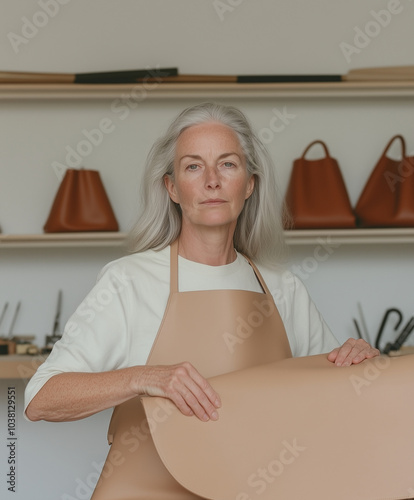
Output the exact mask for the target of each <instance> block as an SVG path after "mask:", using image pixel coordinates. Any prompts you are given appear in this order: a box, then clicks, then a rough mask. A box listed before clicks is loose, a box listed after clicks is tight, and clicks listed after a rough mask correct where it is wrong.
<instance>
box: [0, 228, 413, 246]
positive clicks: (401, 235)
mask: <svg viewBox="0 0 414 500" xmlns="http://www.w3.org/2000/svg"><path fill="white" fill-rule="evenodd" d="M285 237H286V242H287V244H288V245H292V246H293V245H317V244H320V243H321V242H324V243H325V242H326V240H329V242H332V243H338V244H347V245H366V244H384V243H386V244H401V243H414V228H387V229H309V230H304V229H300V230H298V229H296V230H291V231H285ZM126 241H127V234H126V233H101V232H99V233H53V234H51V233H48V234H0V250H1V249H7V248H14V249H17V248H56V247H57V248H69V247H78V248H82V247H119V248H122V247H126Z"/></svg>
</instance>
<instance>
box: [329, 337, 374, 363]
mask: <svg viewBox="0 0 414 500" xmlns="http://www.w3.org/2000/svg"><path fill="white" fill-rule="evenodd" d="M378 355H379V351H378V349H375V348H373V347H371V345H370V344H368V342H366V341H365V340H362V339H358V340H356V339H353V338H351V339H348V340H347V341H346V342H345V343H344V344H343V345H342V346H341V347H340V348H339V351H338V353H337V356H336V359H335V364H336V365H337V366H350V365H352V364H358V363H361V361H363V360H364V359H368V358H373V357H375V356H378Z"/></svg>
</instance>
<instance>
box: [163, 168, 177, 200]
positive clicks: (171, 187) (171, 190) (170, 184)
mask: <svg viewBox="0 0 414 500" xmlns="http://www.w3.org/2000/svg"><path fill="white" fill-rule="evenodd" d="M164 185H165V188H166V189H167V191H168V194H169V195H170V198H171V200H172V201H173V202H174V203H179V201H178V196H177V191H176V189H175V184H174V181H173V180H172V178H171V176H170V175H168V174H165V175H164Z"/></svg>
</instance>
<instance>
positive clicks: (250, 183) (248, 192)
mask: <svg viewBox="0 0 414 500" xmlns="http://www.w3.org/2000/svg"><path fill="white" fill-rule="evenodd" d="M255 182H256V176H255V175H254V174H253V175H251V176H250V179H249V180H248V181H247V189H246V198H245V200H247V198H250V195H251V194H252V193H253V190H254V186H255Z"/></svg>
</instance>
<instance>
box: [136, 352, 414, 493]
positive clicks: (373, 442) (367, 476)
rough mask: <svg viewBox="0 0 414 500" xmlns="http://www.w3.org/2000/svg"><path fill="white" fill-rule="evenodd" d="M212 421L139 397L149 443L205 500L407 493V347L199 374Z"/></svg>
mask: <svg viewBox="0 0 414 500" xmlns="http://www.w3.org/2000/svg"><path fill="white" fill-rule="evenodd" d="M209 380H210V382H211V384H212V386H213V387H214V389H215V390H216V391H217V392H218V393H219V394H220V396H221V399H222V407H221V408H220V410H219V415H220V418H219V420H218V421H210V422H207V423H206V422H201V421H200V420H198V419H197V418H196V417H186V416H184V415H182V414H181V413H180V412H179V410H178V409H177V408H176V407H175V406H174V404H173V403H171V402H170V401H168V400H165V399H163V398H156V397H143V398H142V402H143V405H144V408H145V412H146V415H147V419H148V422H149V428H150V429H151V434H152V437H153V440H154V443H155V446H156V449H157V451H158V453H159V455H160V457H161V459H162V461H163V462H164V465H165V466H166V468H167V469H168V471H169V472H170V473H171V474H172V475H173V476H174V477H175V479H176V480H177V481H178V482H179V483H180V484H181V485H183V486H184V487H185V488H186V489H188V490H190V491H192V492H194V493H195V494H197V495H199V496H201V497H203V498H207V499H214V500H254V499H261V500H276V499H280V500H299V499H305V498H306V499H307V500H380V499H381V500H385V499H387V500H401V499H408V498H414V397H413V396H414V356H413V355H409V356H403V357H400V358H389V357H387V356H381V357H377V358H374V359H372V360H365V361H364V362H363V363H361V364H358V365H352V366H350V367H337V366H335V365H334V364H332V363H331V362H329V361H328V360H327V358H326V354H323V355H316V356H307V357H303V358H290V359H285V360H282V361H277V362H272V363H268V364H263V365H260V366H255V367H253V368H248V369H242V370H238V371H234V372H231V373H227V374H224V375H219V376H217V377H213V378H211V379H209Z"/></svg>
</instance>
